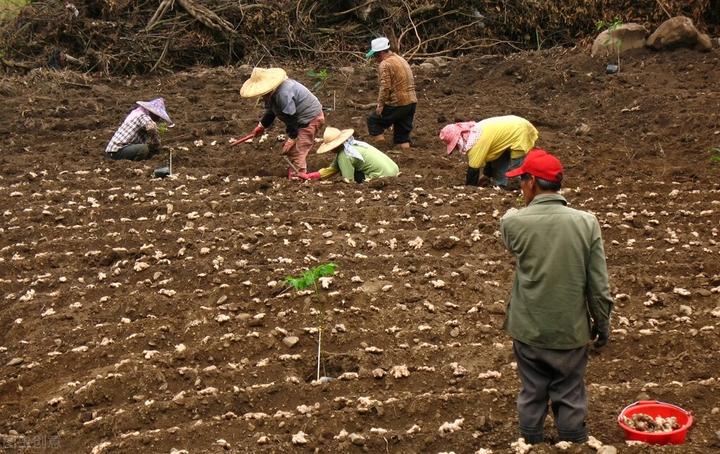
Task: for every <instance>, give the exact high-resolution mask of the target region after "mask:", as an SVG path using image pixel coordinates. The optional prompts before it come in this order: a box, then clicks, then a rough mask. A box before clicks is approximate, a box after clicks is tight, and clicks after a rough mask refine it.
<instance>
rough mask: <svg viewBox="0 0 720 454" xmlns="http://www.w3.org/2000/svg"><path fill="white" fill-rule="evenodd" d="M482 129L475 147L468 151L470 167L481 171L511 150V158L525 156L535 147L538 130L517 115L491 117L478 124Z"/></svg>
mask: <svg viewBox="0 0 720 454" xmlns="http://www.w3.org/2000/svg"><path fill="white" fill-rule="evenodd" d="M477 126H479V127H480V128H482V133H481V134H480V137H478V139H477V142H475V145H473V146H472V148H470V150H469V151H468V166H469V167H472V168H473V169H479V168H480V167H483V166H484V165H485V164H486V163H488V162H491V161H494V160H496V159H497V158H499V157H500V156H501V155H502V154H503V152H504V151H505V150H507V149H508V148H509V149H510V153H511V156H510V157H511V158H512V159H517V158H521V157H523V156H525V155H526V154H527V152H528V151H530V149H531V148H532V147H533V146H534V145H535V141H536V140H537V138H538V132H537V129H535V126H533V125H532V124H531V123H530V122H529V121H527V120H526V119H524V118H521V117H518V116H515V115H505V116H502V117H491V118H486V119H485V120H482V121H481V122H479V123H478V124H477Z"/></svg>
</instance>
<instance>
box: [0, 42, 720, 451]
mask: <svg viewBox="0 0 720 454" xmlns="http://www.w3.org/2000/svg"><path fill="white" fill-rule="evenodd" d="M606 63H607V62H605V61H598V60H592V59H590V57H588V56H587V55H586V53H585V52H584V51H580V50H552V51H543V52H538V53H522V54H516V55H513V56H511V57H508V58H504V57H489V58H488V57H486V58H467V59H463V60H454V61H451V62H449V64H446V65H442V66H440V65H436V66H434V67H426V68H420V67H418V68H416V69H415V72H416V79H417V86H418V95H419V98H420V101H419V104H418V113H417V118H416V120H417V121H416V131H415V133H414V148H413V149H412V150H411V151H409V152H403V153H394V154H391V156H392V157H393V158H394V159H395V160H396V161H397V162H398V164H399V166H400V169H401V171H402V173H401V175H400V176H399V177H398V178H396V179H388V180H379V181H376V182H371V183H370V184H367V185H355V184H346V183H343V182H341V181H339V180H333V181H328V182H318V181H313V182H308V183H299V182H292V181H288V180H286V179H285V178H284V177H283V176H284V175H286V168H285V167H286V166H285V164H284V162H283V161H281V158H280V154H279V151H280V143H279V142H277V141H276V140H275V135H276V134H278V133H282V132H284V131H283V128H282V127H281V125H276V127H275V128H274V129H273V130H271V132H272V134H271V136H270V140H269V141H267V142H264V143H254V144H245V145H242V146H240V147H230V146H229V145H228V139H229V138H230V137H232V136H240V135H241V134H243V133H246V132H248V131H250V130H252V128H253V127H254V125H255V124H256V122H257V120H258V118H259V117H260V115H261V109H260V107H259V106H257V105H256V104H255V103H254V102H252V101H250V100H243V99H241V98H240V97H239V94H238V92H239V88H240V86H241V84H242V82H243V81H244V79H245V78H246V77H247V76H248V73H249V70H248V68H220V69H198V70H196V71H192V72H187V73H178V74H172V75H166V76H154V77H150V78H140V77H136V78H132V79H119V78H102V77H95V76H85V75H80V74H75V73H70V72H50V71H43V70H40V71H35V72H33V73H31V74H29V75H26V76H24V77H6V78H4V79H2V81H0V92H1V93H2V96H3V109H2V112H0V118H1V121H0V134H2V142H1V143H0V147H1V148H2V151H1V153H0V168H1V169H2V172H1V174H0V219H1V221H0V233H1V235H0V295H1V296H2V303H1V304H0V324H1V325H0V333H1V334H0V432H1V433H2V434H3V435H2V445H1V446H2V447H4V448H13V449H19V450H27V451H28V452H58V453H61V452H62V453H69V452H91V451H92V452H107V453H111V452H127V453H131V452H164V453H169V452H171V451H172V450H177V451H181V450H187V452H191V453H192V452H228V451H230V452H287V451H291V450H298V451H316V452H355V451H357V452H359V451H366V452H397V453H401V452H402V453H408V452H450V451H454V452H456V453H469V452H475V451H477V450H480V449H481V448H485V449H492V450H493V451H494V452H512V450H511V448H510V444H511V442H513V441H515V440H516V439H517V437H518V434H517V431H516V424H517V419H516V408H515V396H516V393H517V391H518V385H519V383H518V379H517V375H516V372H515V370H514V368H513V367H514V364H513V361H514V360H513V356H512V351H511V340H510V338H509V337H508V336H507V335H506V334H505V333H504V332H503V331H502V329H501V326H502V321H503V317H504V311H505V302H506V301H507V299H508V297H509V292H510V287H511V283H512V277H513V273H514V263H513V259H512V257H511V256H510V255H509V253H507V252H506V251H505V250H504V249H503V246H502V243H501V241H500V239H499V238H498V221H499V217H500V216H501V215H502V213H504V212H505V211H506V210H507V209H508V208H510V207H515V206H517V205H518V203H519V200H518V195H519V194H518V193H507V192H502V191H499V190H495V189H492V188H474V187H473V188H471V187H465V186H463V184H462V183H463V182H464V172H465V167H466V165H465V162H464V157H463V156H455V155H453V156H450V157H448V156H446V154H445V153H444V151H443V148H442V146H441V144H440V142H439V141H438V140H437V139H436V136H437V133H438V131H439V129H440V128H441V127H442V126H443V125H444V124H446V123H449V122H451V121H453V120H456V119H458V120H459V119H481V118H484V117H487V116H494V115H504V114H516V115H521V116H523V117H526V118H527V119H529V120H530V121H531V122H532V123H534V124H535V125H536V126H537V128H538V130H539V131H540V140H539V142H538V145H539V146H542V147H545V148H547V149H548V150H550V151H552V152H554V153H556V154H557V155H558V156H559V157H560V158H561V160H562V161H563V162H564V164H565V166H566V169H567V170H566V181H565V183H566V188H565V189H564V195H565V196H566V197H567V198H568V199H569V201H570V202H571V203H572V205H573V206H575V207H578V208H580V209H585V210H589V211H592V212H593V213H595V214H596V215H597V217H598V218H599V220H600V223H601V225H602V226H603V234H604V239H605V248H606V252H607V259H608V267H609V272H610V278H611V288H612V292H613V294H614V295H616V299H617V303H616V311H615V314H614V318H613V334H612V337H611V341H610V344H609V345H608V346H607V347H606V348H605V349H604V350H603V351H602V352H600V353H596V354H595V353H594V354H593V355H591V359H590V365H589V372H588V377H587V382H588V390H589V396H590V413H589V418H588V428H589V432H590V434H591V435H593V436H594V437H596V438H597V439H599V440H600V441H602V442H603V443H606V444H612V445H615V446H616V447H618V448H619V449H620V451H621V452H623V453H626V452H627V453H640V452H643V453H644V452H664V453H708V452H713V451H717V450H720V437H719V435H718V432H717V431H718V430H719V429H720V412H719V411H718V407H720V356H718V354H717V353H718V350H719V349H720V336H718V330H719V329H720V244H719V243H718V242H720V238H719V237H718V229H719V228H720V227H718V224H719V221H720V178H718V177H719V176H720V163H717V162H714V161H713V160H712V154H711V151H710V150H711V149H712V148H713V147H717V146H720V117H719V116H718V105H720V95H719V94H718V91H717V80H718V74H720V61H718V55H717V53H716V52H713V53H707V54H701V53H697V52H694V51H691V50H676V51H673V52H670V53H649V52H638V53H635V54H633V55H630V56H628V57H625V58H624V59H623V61H622V62H621V63H622V66H621V71H620V73H619V74H615V75H606V74H605V71H604V70H605V64H606ZM308 69H311V68H307V67H305V68H293V67H288V71H289V73H290V75H291V76H292V77H295V78H297V79H299V80H301V81H302V82H304V83H305V84H306V85H308V86H310V87H312V86H313V84H314V82H315V81H314V80H313V79H311V78H310V77H308V76H307V75H306V72H307V70H308ZM375 77H376V76H375V68H374V66H373V65H372V64H370V63H369V64H368V65H367V66H363V67H356V68H354V71H352V72H350V71H349V70H344V72H341V71H340V70H339V69H331V70H330V77H329V79H328V80H326V81H325V83H324V84H322V85H321V86H319V87H317V88H316V89H315V92H316V93H317V94H318V96H319V97H320V98H321V101H322V102H323V104H324V106H325V107H326V108H328V109H329V110H328V112H327V119H328V124H329V125H332V126H336V127H340V128H346V127H353V128H355V129H356V130H357V134H356V136H357V137H358V138H359V139H364V138H366V137H364V136H365V135H366V128H365V126H364V118H365V115H366V114H367V111H363V110H360V109H357V108H354V107H350V106H348V104H347V102H348V100H352V101H354V102H355V103H369V102H372V101H373V99H374V96H375V93H376V91H375V90H376V84H375ZM156 95H162V96H164V97H165V99H166V102H167V106H168V110H169V112H170V115H171V116H172V117H173V119H174V121H175V122H176V123H177V126H176V127H174V128H171V129H170V130H169V131H168V132H167V133H166V134H165V135H164V143H165V145H166V147H167V149H169V148H172V149H173V150H174V153H173V171H174V176H173V177H171V178H167V179H162V180H160V179H152V178H151V174H152V171H153V169H154V168H155V167H159V166H162V165H165V161H166V159H167V156H166V155H160V156H157V157H156V158H154V159H153V160H152V161H149V162H142V163H136V162H114V161H108V160H105V159H104V157H103V150H104V147H105V144H106V143H107V141H108V140H109V138H110V136H111V135H112V133H113V132H114V130H115V129H116V128H117V126H118V125H119V124H120V122H121V121H122V119H123V118H124V115H125V114H126V113H127V112H128V111H129V109H130V108H131V107H132V104H133V103H134V101H136V100H139V99H147V98H150V97H153V96H156ZM330 159H331V156H328V155H311V156H310V158H309V167H310V168H311V169H317V168H318V167H320V166H323V165H326V164H327V163H328V162H329V160H330ZM327 261H332V262H334V263H336V264H337V265H338V267H339V269H338V274H337V275H336V276H335V277H334V278H333V280H332V282H331V283H330V284H329V288H327V289H321V290H320V291H319V293H320V297H317V296H314V295H312V294H297V293H296V292H294V291H284V290H286V289H285V286H284V284H283V279H284V278H285V277H286V276H288V275H290V274H297V273H299V272H301V271H303V270H304V269H306V268H307V267H312V266H315V265H317V264H319V263H324V262H327ZM318 326H322V327H323V341H322V352H323V361H322V365H321V373H322V375H324V376H327V377H331V378H333V379H332V380H329V381H327V382H324V383H322V384H313V383H312V380H313V379H314V378H315V373H316V370H315V369H316V361H315V355H316V351H317V334H316V333H315V330H316V328H317V327H318ZM293 336H295V337H297V338H298V339H297V344H295V345H294V346H292V347H289V346H288V345H286V343H287V344H292V342H291V341H292V340H293V339H288V338H292V337H293ZM283 340H285V342H283ZM401 366H405V367H406V368H407V372H408V374H405V373H404V372H405V370H404V368H403V367H401ZM488 372H490V373H488ZM383 373H384V374H385V375H384V376H380V375H382V374H383ZM343 374H344V375H343ZM355 374H357V375H355ZM376 375H377V376H378V377H376ZM639 399H651V400H655V399H657V400H662V401H667V402H671V403H674V404H676V405H679V406H681V407H683V408H686V409H688V410H690V411H692V413H693V415H694V417H695V424H694V426H693V428H692V429H691V430H690V432H689V434H688V437H687V442H686V444H685V445H682V446H677V447H668V448H664V449H661V448H648V447H642V446H641V447H628V446H626V445H625V442H624V437H623V433H622V432H621V430H620V429H619V427H618V425H617V422H616V418H617V415H618V414H619V412H620V411H621V410H622V408H623V407H624V406H626V405H628V404H630V403H632V402H634V401H636V400H639ZM458 419H462V421H461V424H459V425H460V428H459V430H457V431H455V432H448V433H444V434H441V433H440V431H439V429H440V427H441V426H442V425H443V424H444V423H446V422H449V423H452V422H454V421H456V420H458ZM413 426H417V427H415V428H413ZM547 427H548V430H547V438H548V443H547V444H543V445H540V446H538V447H536V448H535V451H534V452H541V453H542V452H559V448H556V447H554V446H553V445H552V443H553V442H554V441H556V435H555V433H554V431H553V429H552V422H551V420H548V426H547ZM300 432H302V433H303V434H305V435H304V440H305V441H306V443H305V444H293V441H292V440H293V437H295V438H296V442H297V441H298V440H299V439H300V438H303V437H302V436H301V435H302V434H299V433H300ZM348 434H352V435H348ZM566 452H576V453H587V452H594V450H593V449H591V448H590V447H588V446H574V447H572V448H571V449H570V450H569V451H566Z"/></svg>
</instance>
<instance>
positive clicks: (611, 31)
mask: <svg viewBox="0 0 720 454" xmlns="http://www.w3.org/2000/svg"><path fill="white" fill-rule="evenodd" d="M621 25H622V21H621V20H620V18H619V17H616V18H615V19H613V20H612V21H611V22H607V21H604V20H599V21H597V22H596V23H595V27H596V28H597V30H602V29H604V28H606V29H607V30H608V36H607V39H606V40H605V42H604V43H603V46H605V47H606V48H607V47H610V46H613V47H615V53H616V54H617V67H618V71H620V48H621V47H622V39H620V38H618V37H617V36H615V35H616V33H615V32H616V30H617V29H618V27H620V26H621Z"/></svg>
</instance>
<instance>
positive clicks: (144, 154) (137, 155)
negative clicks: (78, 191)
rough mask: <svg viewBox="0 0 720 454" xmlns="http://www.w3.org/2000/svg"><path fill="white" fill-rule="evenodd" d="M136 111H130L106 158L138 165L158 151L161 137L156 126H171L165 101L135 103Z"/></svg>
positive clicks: (113, 137)
mask: <svg viewBox="0 0 720 454" xmlns="http://www.w3.org/2000/svg"><path fill="white" fill-rule="evenodd" d="M136 104H137V105H138V106H139V107H136V108H135V109H133V110H132V111H131V112H130V113H129V114H128V116H127V117H126V118H125V120H124V121H123V122H122V124H121V125H120V127H119V128H118V130H117V131H115V134H113V136H112V138H111V139H110V142H108V144H107V147H106V148H105V156H106V157H108V158H110V159H116V160H117V159H128V160H131V161H141V160H143V159H148V158H150V157H152V156H154V155H155V154H157V153H158V152H159V151H160V133H159V131H158V126H157V124H158V123H166V124H169V125H171V126H172V124H173V122H172V120H170V116H169V115H168V113H167V110H165V100H164V99H163V98H155V99H153V100H151V101H147V102H146V101H137V103H136Z"/></svg>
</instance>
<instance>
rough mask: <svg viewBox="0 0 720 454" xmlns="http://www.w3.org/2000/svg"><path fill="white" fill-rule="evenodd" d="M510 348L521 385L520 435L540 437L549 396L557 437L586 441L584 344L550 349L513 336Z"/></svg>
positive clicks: (532, 439) (536, 440) (532, 440)
mask: <svg viewBox="0 0 720 454" xmlns="http://www.w3.org/2000/svg"><path fill="white" fill-rule="evenodd" d="M513 352H514V353H515V358H516V360H517V371H518V375H519V376H520V382H521V385H522V386H521V388H520V394H519V395H518V400H517V407H518V421H519V423H520V435H522V437H523V438H525V441H526V442H528V443H541V442H542V441H543V426H544V423H545V417H546V416H547V413H548V400H549V401H550V407H551V408H552V411H553V415H554V417H555V426H556V427H557V431H558V436H559V438H560V440H561V441H571V442H573V443H584V442H585V441H587V429H586V428H585V417H586V416H587V394H586V392H585V367H586V366H587V347H584V346H583V347H580V348H576V349H574V350H549V349H544V348H537V347H532V346H530V345H527V344H524V343H522V342H519V341H517V340H515V341H513Z"/></svg>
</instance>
